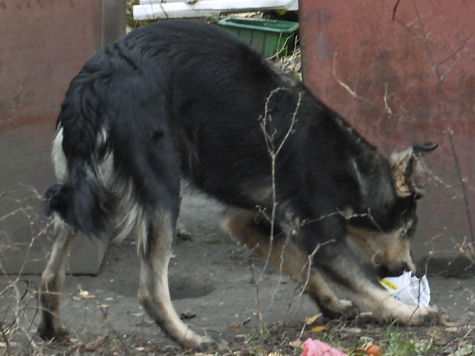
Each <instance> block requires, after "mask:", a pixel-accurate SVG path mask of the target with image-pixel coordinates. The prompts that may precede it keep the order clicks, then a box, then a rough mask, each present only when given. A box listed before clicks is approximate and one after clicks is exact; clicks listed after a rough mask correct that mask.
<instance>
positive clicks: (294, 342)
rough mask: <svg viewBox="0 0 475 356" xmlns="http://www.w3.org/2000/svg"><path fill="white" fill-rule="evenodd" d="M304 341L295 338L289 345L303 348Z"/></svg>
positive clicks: (294, 347)
mask: <svg viewBox="0 0 475 356" xmlns="http://www.w3.org/2000/svg"><path fill="white" fill-rule="evenodd" d="M302 345H303V343H302V341H300V340H295V341H290V342H289V346H290V347H291V348H293V349H301V348H302V347H303V346H302Z"/></svg>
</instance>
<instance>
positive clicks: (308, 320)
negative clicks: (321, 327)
mask: <svg viewBox="0 0 475 356" xmlns="http://www.w3.org/2000/svg"><path fill="white" fill-rule="evenodd" d="M321 316H322V313H320V314H317V315H314V316H310V317H308V318H305V324H306V325H307V326H308V325H312V324H313V323H314V322H316V321H317V319H318V318H320V317H321Z"/></svg>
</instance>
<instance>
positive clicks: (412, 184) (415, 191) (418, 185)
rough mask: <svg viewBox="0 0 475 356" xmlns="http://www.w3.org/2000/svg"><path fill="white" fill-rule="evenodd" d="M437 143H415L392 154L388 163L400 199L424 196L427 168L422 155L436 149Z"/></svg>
mask: <svg viewBox="0 0 475 356" xmlns="http://www.w3.org/2000/svg"><path fill="white" fill-rule="evenodd" d="M437 146H438V144H437V143H432V142H428V143H424V144H419V143H416V144H414V145H413V146H412V147H408V148H406V149H405V150H403V151H400V152H393V153H392V154H391V156H390V157H389V162H390V164H391V168H392V171H393V175H394V182H395V185H396V193H397V195H398V196H399V197H401V198H406V197H409V196H413V197H414V198H415V199H420V198H422V196H423V194H424V190H423V188H424V182H423V180H424V178H425V176H426V174H425V173H426V172H427V166H426V164H425V162H424V158H423V155H424V154H425V153H428V152H432V151H433V150H435V149H436V148H437Z"/></svg>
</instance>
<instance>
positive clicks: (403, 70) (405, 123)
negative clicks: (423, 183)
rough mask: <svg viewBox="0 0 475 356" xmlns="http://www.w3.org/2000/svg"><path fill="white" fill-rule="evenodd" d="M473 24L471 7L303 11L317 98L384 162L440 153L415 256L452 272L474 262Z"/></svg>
mask: <svg viewBox="0 0 475 356" xmlns="http://www.w3.org/2000/svg"><path fill="white" fill-rule="evenodd" d="M396 4H397V6H396ZM473 14H475V2H473V1H463V0H453V1H443V0H431V1H429V0H420V1H400V2H399V1H396V0H357V1H333V0H319V1H314V0H301V1H300V26H301V27H300V28H301V42H302V43H301V44H302V50H303V76H304V81H305V82H306V84H307V85H308V86H309V87H311V89H312V90H313V91H314V93H315V94H316V95H317V96H319V97H320V98H321V99H323V101H324V102H325V103H327V104H328V105H329V106H330V107H332V108H333V109H335V110H336V111H338V112H339V113H340V114H341V115H343V116H344V117H345V118H346V119H347V120H348V121H349V122H350V123H351V124H352V125H353V126H354V127H356V128H357V129H358V131H360V132H361V133H362V134H363V135H364V136H365V137H367V138H368V139H369V140H370V141H371V142H372V143H374V144H376V145H377V146H378V147H379V148H380V149H381V151H382V152H385V153H388V152H389V151H391V150H393V149H399V148H401V147H404V146H407V145H410V144H412V143H413V142H424V141H434V142H438V143H439V144H440V147H439V148H438V149H437V151H436V152H434V154H433V155H432V156H431V157H429V159H428V162H429V164H430V167H431V168H432V170H433V174H431V177H430V181H429V186H428V191H427V194H426V197H425V198H424V199H423V201H422V202H421V204H420V223H419V228H418V234H417V238H416V241H415V243H414V245H415V253H416V257H417V258H418V260H419V261H423V260H425V259H426V258H427V257H429V256H431V257H435V260H438V262H440V263H439V267H440V266H442V267H443V268H444V269H450V268H451V267H453V266H454V265H455V264H457V263H458V262H460V263H461V265H458V267H457V268H458V270H459V271H460V270H464V269H465V267H469V266H470V265H472V264H473V263H472V262H473V261H474V259H475V254H474V250H473V249H474V246H475V245H474V244H475V237H474V224H475V164H474V155H475V95H474V93H475V21H474V20H473ZM463 256H466V257H467V258H463ZM454 261H456V262H457V263H456V262H454ZM472 270H473V269H472Z"/></svg>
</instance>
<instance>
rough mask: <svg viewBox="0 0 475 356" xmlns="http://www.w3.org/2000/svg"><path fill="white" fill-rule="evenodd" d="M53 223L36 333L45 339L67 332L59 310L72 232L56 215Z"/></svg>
mask: <svg viewBox="0 0 475 356" xmlns="http://www.w3.org/2000/svg"><path fill="white" fill-rule="evenodd" d="M54 223H55V231H56V239H55V241H54V244H53V249H52V251H51V255H50V258H49V261H48V264H47V266H46V269H45V270H44V271H43V274H42V276H41V291H40V304H41V321H40V324H39V326H38V334H39V335H40V336H41V337H42V338H43V339H45V340H50V339H53V338H55V339H61V338H63V337H64V336H65V335H66V334H67V331H66V329H65V328H64V327H63V325H62V324H61V321H60V318H59V310H60V299H61V292H62V290H63V285H64V279H65V274H66V262H67V259H68V254H69V248H70V244H71V241H72V239H73V232H72V231H71V228H70V227H69V226H67V225H66V223H64V222H63V221H62V220H61V219H60V218H59V217H58V216H55V222H54Z"/></svg>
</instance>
